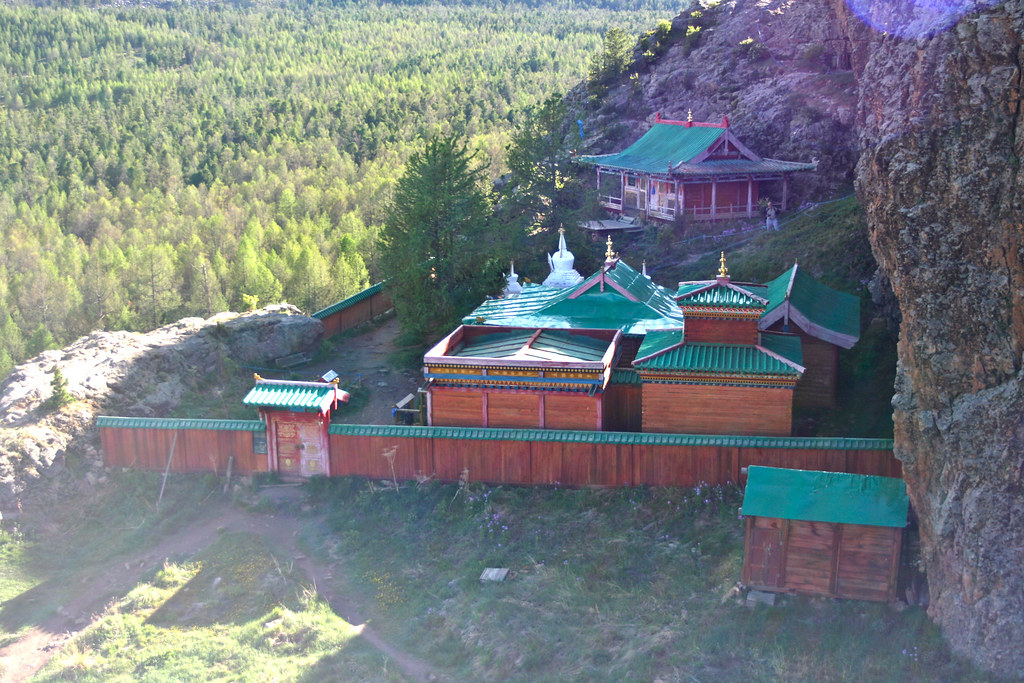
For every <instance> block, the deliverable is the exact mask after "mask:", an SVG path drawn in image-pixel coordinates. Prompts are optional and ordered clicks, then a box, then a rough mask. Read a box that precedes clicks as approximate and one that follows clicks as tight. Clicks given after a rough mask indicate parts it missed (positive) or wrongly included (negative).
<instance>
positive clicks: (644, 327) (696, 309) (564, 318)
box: [423, 236, 859, 436]
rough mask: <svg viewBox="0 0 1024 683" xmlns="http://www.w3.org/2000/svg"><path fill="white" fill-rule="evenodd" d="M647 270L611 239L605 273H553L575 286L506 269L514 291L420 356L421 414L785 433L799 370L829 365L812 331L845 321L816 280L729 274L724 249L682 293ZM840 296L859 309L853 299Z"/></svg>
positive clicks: (543, 425) (446, 420)
mask: <svg viewBox="0 0 1024 683" xmlns="http://www.w3.org/2000/svg"><path fill="white" fill-rule="evenodd" d="M559 254H560V260H559V262H558V263H554V262H553V264H552V270H553V271H554V269H555V268H556V267H557V268H559V269H561V270H566V271H568V270H570V269H571V268H572V254H571V252H568V250H567V249H566V248H565V244H564V236H562V237H561V238H560V245H559ZM645 271H646V269H643V270H642V271H640V272H638V271H636V270H634V269H633V268H631V267H630V266H629V265H628V264H627V263H625V262H624V261H623V260H622V259H620V258H618V256H617V255H616V254H615V253H614V252H613V250H612V246H611V239H610V238H609V240H608V252H607V254H606V259H605V262H604V264H603V265H602V266H601V268H600V269H599V270H598V272H596V273H594V274H593V275H591V276H590V277H588V278H581V281H576V278H559V279H556V280H558V281H564V282H574V283H575V284H569V285H567V286H544V285H536V284H529V283H528V284H525V285H520V284H519V283H518V282H513V279H514V276H510V279H509V282H510V288H509V289H507V290H506V296H503V297H500V298H496V299H490V300H488V301H486V302H484V303H483V304H482V305H481V306H479V307H478V308H477V309H476V310H474V311H473V312H472V313H471V314H470V315H469V316H467V317H466V318H464V319H463V324H462V325H461V326H460V327H458V328H457V329H456V330H454V331H453V332H452V333H451V334H449V335H448V336H447V337H445V338H444V339H443V340H441V342H439V343H438V344H437V345H436V346H434V347H433V348H432V349H430V350H429V351H428V352H427V353H426V355H425V356H424V359H423V363H424V374H425V376H426V379H427V423H428V424H429V425H435V426H459V427H518V428H533V429H538V428H539V429H576V430H597V431H644V432H661V433H684V434H736V435H760V436H789V435H790V434H791V431H792V408H793V403H794V390H795V389H796V388H797V387H799V386H800V382H801V381H802V377H803V376H804V375H806V374H808V372H810V373H811V374H812V375H813V374H815V373H819V372H821V373H826V374H827V373H828V372H833V373H834V369H835V362H834V357H833V356H832V355H829V354H824V355H823V357H824V358H825V365H826V367H823V368H817V367H816V368H814V369H813V371H811V370H808V368H807V367H806V365H805V363H806V361H805V356H804V350H803V349H804V344H805V342H804V340H805V338H806V339H808V340H813V341H815V342H817V341H823V340H821V339H819V337H821V336H825V337H830V335H837V334H846V333H847V332H849V331H850V330H848V329H847V328H846V327H841V328H840V329H832V328H831V327H829V324H830V321H831V320H832V318H830V317H828V316H824V317H823V316H822V315H820V314H819V313H818V310H817V309H816V308H815V309H812V308H809V307H808V305H807V304H806V303H805V302H804V301H803V299H802V298H801V295H802V294H803V293H804V291H805V288H806V286H807V285H806V283H808V282H813V278H810V276H807V275H806V274H804V273H803V272H802V271H800V275H799V276H797V275H796V273H797V271H796V267H795V266H794V269H793V270H792V272H791V273H790V275H791V276H790V277H789V280H791V281H793V283H794V284H793V286H792V287H782V286H781V284H780V283H781V282H782V281H783V280H784V279H785V278H786V277H787V275H786V274H784V275H783V276H780V278H779V279H778V280H776V281H773V282H772V283H769V284H768V285H758V284H751V283H739V282H733V280H732V279H731V277H730V275H729V272H728V269H727V267H726V264H725V255H724V254H723V255H722V259H721V268H720V269H719V272H718V274H717V276H716V277H715V278H714V279H712V280H706V281H699V282H682V283H679V286H678V289H677V290H676V291H672V290H669V289H667V288H665V287H662V286H661V285H658V284H656V283H654V282H653V281H652V280H651V278H650V277H649V276H648V275H647V274H646V272H645ZM789 272H790V271H787V273H789ZM789 280H786V281H787V282H788V281H789ZM798 284H799V286H798ZM814 284H817V283H814ZM808 291H818V292H819V293H821V292H824V291H825V290H813V289H810V290H808ZM828 291H832V290H828ZM851 300H852V301H851ZM834 303H835V302H831V303H830V302H828V301H823V302H821V305H822V306H823V307H825V308H826V309H827V308H828V307H829V306H831V305H833V304H834ZM841 303H843V304H844V305H847V306H849V305H850V304H851V303H852V306H853V308H852V311H846V314H847V315H848V316H849V317H851V319H852V318H853V317H857V316H858V315H859V313H858V306H859V302H858V301H857V300H856V298H855V297H851V298H850V300H846V299H844V300H842V302H841ZM805 318H806V320H805ZM843 319H844V320H845V319H846V318H845V317H844V318H843ZM790 324H794V325H796V326H797V327H798V329H797V328H794V329H790V328H789V327H788V326H789V325H790ZM794 332H799V333H794ZM813 335H818V336H813ZM830 338H831V337H830ZM855 340H856V337H855V336H854V341H855ZM843 341H844V343H845V341H847V340H846V338H845V337H844V338H843ZM808 343H810V341H808ZM823 343H828V342H823ZM815 357H816V358H817V356H816V355H815ZM829 381H830V382H831V384H830V385H829V386H831V387H833V388H834V385H835V381H834V376H832V377H831V379H830V380H829Z"/></svg>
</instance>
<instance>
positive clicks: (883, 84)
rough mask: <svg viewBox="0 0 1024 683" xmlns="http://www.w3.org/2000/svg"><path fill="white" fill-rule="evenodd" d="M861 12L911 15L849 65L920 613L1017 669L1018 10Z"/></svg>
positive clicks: (1023, 408)
mask: <svg viewBox="0 0 1024 683" xmlns="http://www.w3.org/2000/svg"><path fill="white" fill-rule="evenodd" d="M871 18H872V19H873V20H874V21H876V22H878V23H880V24H882V25H891V26H894V27H900V26H902V27H914V29H913V31H912V32H911V31H905V32H903V33H904V35H902V36H901V35H899V33H890V34H889V35H888V36H882V35H879V34H877V33H876V34H874V35H873V36H871V38H870V42H869V45H870V48H869V49H868V50H867V51H866V52H865V57H866V58H865V59H864V60H863V62H862V63H861V64H858V65H857V82H858V84H859V89H860V98H859V105H858V127H859V133H860V139H861V143H862V147H863V151H862V154H861V157H860V162H859V164H858V167H857V191H858V195H859V196H860V198H861V201H862V203H863V204H864V206H865V208H866V211H867V214H868V219H869V225H870V230H871V240H872V244H873V248H874V251H875V255H876V257H877V259H878V261H879V263H880V265H881V267H882V269H883V270H884V271H885V272H886V273H887V274H888V275H889V277H890V280H891V282H892V286H893V291H894V293H895V295H896V297H897V299H898V301H899V305H900V310H901V313H902V327H901V330H900V342H899V368H898V373H897V385H896V392H897V393H896V396H895V398H894V400H893V405H894V407H895V414H894V421H895V430H896V454H897V456H898V457H899V458H900V459H901V460H902V461H903V463H904V472H905V479H906V481H907V485H908V490H909V492H910V496H911V499H912V500H913V503H914V508H915V510H916V511H917V514H918V516H919V518H920V528H921V537H922V548H923V551H924V561H925V566H926V569H927V573H928V581H929V587H930V589H931V605H930V608H929V614H930V615H931V616H932V617H933V618H934V619H935V620H936V622H938V623H939V624H940V625H941V626H942V628H943V630H944V632H945V633H946V634H947V636H948V637H949V640H950V643H951V644H952V646H953V647H954V649H955V650H957V651H959V652H960V653H962V654H964V655H967V656H969V657H971V658H973V659H975V660H976V661H977V662H979V663H980V664H982V665H983V666H985V667H986V668H989V669H991V670H994V671H997V672H999V673H1001V674H1004V675H1008V676H1010V675H1020V673H1021V672H1024V370H1022V367H1024V366H1022V352H1024V303H1022V300H1024V178H1022V176H1021V174H1020V171H1019V164H1020V158H1021V157H1022V156H1024V118H1022V115H1021V102H1020V96H1021V63H1022V59H1024V54H1022V43H1024V41H1022V36H1024V14H1022V10H1021V6H1020V5H1019V4H1017V3H1005V4H1003V5H1002V6H1000V7H999V8H994V9H990V10H985V11H981V12H977V13H973V14H969V15H967V16H965V17H963V18H961V19H960V20H959V21H958V22H956V23H955V24H954V25H952V26H951V27H949V28H948V29H945V30H943V28H942V26H941V25H940V26H935V25H934V23H931V22H930V21H929V18H928V17H927V16H921V15H918V16H914V15H904V16H895V15H892V14H883V13H881V12H879V13H878V15H876V16H874V17H871ZM858 31H859V32H860V34H861V35H863V33H864V32H863V30H860V29H858ZM922 34H923V35H922Z"/></svg>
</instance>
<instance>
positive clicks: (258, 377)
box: [252, 372, 263, 382]
mask: <svg viewBox="0 0 1024 683" xmlns="http://www.w3.org/2000/svg"><path fill="white" fill-rule="evenodd" d="M252 378H253V379H254V380H256V381H257V382H259V381H260V380H262V379H263V378H262V377H260V374H259V373H258V372H254V373H252Z"/></svg>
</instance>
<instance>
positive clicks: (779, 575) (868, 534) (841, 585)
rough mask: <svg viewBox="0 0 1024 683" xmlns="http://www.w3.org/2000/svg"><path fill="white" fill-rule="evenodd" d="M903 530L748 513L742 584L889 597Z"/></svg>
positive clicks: (892, 592)
mask: <svg viewBox="0 0 1024 683" xmlns="http://www.w3.org/2000/svg"><path fill="white" fill-rule="evenodd" d="M902 538H903V531H902V529H899V528H893V527H877V526H864V525H860V524H835V523H830V522H812V521H802V520H786V519H777V518H773V517H748V518H747V520H746V539H745V543H744V559H743V583H745V584H747V585H749V586H751V587H753V588H760V589H766V590H773V591H781V592H788V593H802V594H805V595H825V596H829V597H835V598H849V599H855V600H875V601H882V602H884V601H890V600H894V599H895V598H896V580H897V575H898V572H899V558H900V550H901V545H902Z"/></svg>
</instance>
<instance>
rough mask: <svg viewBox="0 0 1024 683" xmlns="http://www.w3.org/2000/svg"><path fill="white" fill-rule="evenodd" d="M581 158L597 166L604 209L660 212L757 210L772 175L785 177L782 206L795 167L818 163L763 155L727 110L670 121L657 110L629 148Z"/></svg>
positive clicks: (737, 214)
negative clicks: (718, 117) (716, 117)
mask: <svg viewBox="0 0 1024 683" xmlns="http://www.w3.org/2000/svg"><path fill="white" fill-rule="evenodd" d="M580 161H581V162H583V163H586V164H590V165H593V166H594V167H595V168H596V173H597V188H598V192H599V194H600V199H601V204H602V206H604V207H605V208H606V209H608V210H610V211H612V212H614V213H618V214H622V213H629V214H640V215H643V216H646V217H649V218H655V219H660V220H675V219H676V218H679V217H685V218H686V219H689V220H697V221H713V220H718V219H728V218H752V217H754V216H755V215H756V213H757V212H758V211H759V205H758V202H759V200H760V199H761V198H762V196H763V194H762V190H761V184H762V183H765V182H768V181H777V182H780V183H781V185H782V188H781V197H780V198H776V200H781V201H780V204H781V209H782V210H785V209H786V208H787V204H788V201H789V182H790V178H791V177H792V175H793V173H795V172H798V171H813V170H815V169H816V168H817V163H816V162H812V163H802V162H796V161H780V160H778V159H763V158H761V157H760V156H758V155H757V154H756V153H755V152H753V151H752V150H751V149H750V148H748V147H747V146H746V145H744V144H743V143H742V142H740V141H739V139H738V138H737V137H736V136H735V135H734V134H733V132H732V130H731V129H730V128H729V119H728V118H724V117H723V119H722V122H721V123H703V122H697V121H693V120H692V116H691V117H688V120H686V121H670V120H668V119H663V118H661V114H660V113H659V114H657V115H656V117H655V120H654V125H653V126H651V129H650V130H648V131H647V132H646V133H644V135H643V136H642V137H640V139H639V140H637V141H636V142H634V143H633V144H632V145H630V146H629V147H628V148H626V149H625V150H623V151H621V152H618V153H616V154H602V155H594V156H584V157H581V158H580Z"/></svg>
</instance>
